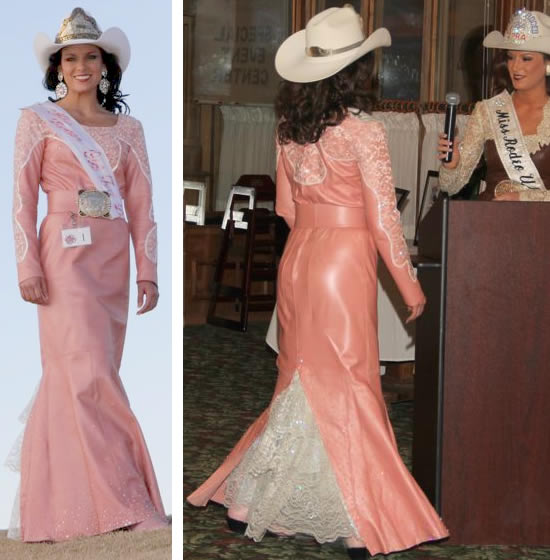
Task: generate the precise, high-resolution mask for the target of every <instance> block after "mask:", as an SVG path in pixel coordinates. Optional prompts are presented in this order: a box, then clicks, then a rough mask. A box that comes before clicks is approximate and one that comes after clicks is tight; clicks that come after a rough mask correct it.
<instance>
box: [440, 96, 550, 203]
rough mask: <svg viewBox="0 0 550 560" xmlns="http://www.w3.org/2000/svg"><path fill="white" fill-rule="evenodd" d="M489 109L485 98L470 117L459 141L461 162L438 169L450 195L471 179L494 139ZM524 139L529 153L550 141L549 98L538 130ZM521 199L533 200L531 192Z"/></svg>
mask: <svg viewBox="0 0 550 560" xmlns="http://www.w3.org/2000/svg"><path fill="white" fill-rule="evenodd" d="M489 101H490V100H489ZM489 110H490V107H489V105H488V103H487V102H485V101H481V102H479V103H477V104H476V106H475V108H474V110H473V111H472V114H471V115H470V118H469V119H468V124H467V125H466V131H465V133H464V138H463V139H462V141H461V142H460V143H459V150H460V161H459V163H458V165H457V166H456V168H455V169H446V168H445V167H443V166H441V167H440V169H439V183H440V185H441V188H442V190H444V191H446V192H448V193H449V194H451V195H452V194H455V193H457V192H458V191H459V190H460V189H462V187H463V186H464V185H465V184H466V183H467V182H468V181H469V180H470V177H471V176H472V173H473V171H474V169H475V168H476V166H477V164H478V162H479V158H480V157H481V154H482V153H483V149H484V146H485V142H486V141H487V140H494V139H495V138H494V135H493V131H492V129H491V125H490V121H489V113H488V111H489ZM524 138H525V145H526V146H527V150H528V151H529V153H530V154H534V153H536V152H538V151H539V150H540V149H541V148H544V146H547V145H548V144H550V100H549V101H547V102H546V105H545V106H544V109H543V112H542V120H541V122H540V123H539V125H538V127H537V133H536V134H529V135H526V136H524ZM537 197H538V198H535V199H536V200H541V198H540V196H539V195H537ZM545 198H546V194H545V193H543V199H545ZM522 200H531V198H530V195H529V196H527V195H526V196H525V197H522Z"/></svg>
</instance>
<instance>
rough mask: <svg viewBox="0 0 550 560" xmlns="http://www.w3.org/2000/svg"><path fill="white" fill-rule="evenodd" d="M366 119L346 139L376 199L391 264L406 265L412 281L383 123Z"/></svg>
mask: <svg viewBox="0 0 550 560" xmlns="http://www.w3.org/2000/svg"><path fill="white" fill-rule="evenodd" d="M361 120H363V119H361ZM368 122H369V127H368V129H366V130H365V132H364V133H363V134H360V135H358V136H357V137H354V138H349V139H348V142H349V143H350V144H349V145H350V146H354V149H355V154H356V157H357V161H358V165H359V170H360V172H361V175H362V177H363V183H364V184H365V187H366V188H368V189H369V190H370V191H371V192H372V193H373V194H374V196H375V197H376V200H377V202H378V220H379V225H380V228H381V229H382V231H383V232H384V233H385V234H386V236H387V237H388V240H389V243H390V249H391V260H392V263H393V264H394V265H395V266H396V267H398V268H403V267H407V271H408V273H409V277H410V278H411V280H413V281H416V280H417V279H416V272H415V270H414V268H413V266H412V264H411V260H410V257H409V251H408V249H407V243H406V241H405V237H404V236H403V228H402V227H401V215H400V213H399V210H398V209H397V206H396V199H395V187H394V181H393V175H392V170H391V160H390V153H389V149H388V142H387V139H386V132H385V129H384V125H383V124H382V123H380V122H378V121H376V120H374V119H372V118H369V119H368Z"/></svg>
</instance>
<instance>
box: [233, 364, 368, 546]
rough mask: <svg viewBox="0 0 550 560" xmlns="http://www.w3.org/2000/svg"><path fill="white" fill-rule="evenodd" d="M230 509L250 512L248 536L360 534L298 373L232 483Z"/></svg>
mask: <svg viewBox="0 0 550 560" xmlns="http://www.w3.org/2000/svg"><path fill="white" fill-rule="evenodd" d="M224 504H225V506H226V507H231V506H233V505H239V506H245V507H246V508H247V509H248V519H247V521H248V528H247V530H246V534H247V536H249V537H251V538H253V539H254V540H255V541H259V540H261V539H262V537H263V536H264V535H265V533H266V531H268V530H269V531H273V532H277V533H281V534H286V535H292V534H296V533H305V534H308V535H312V536H313V537H315V539H316V540H317V541H318V542H320V543H323V542H329V541H334V540H336V539H337V538H339V537H351V536H357V531H356V529H355V527H354V525H353V522H352V520H351V518H350V516H349V514H348V513H347V511H346V507H345V505H344V500H343V498H342V494H341V491H340V488H339V487H338V484H337V482H336V478H335V476H334V473H333V471H332V467H331V465H330V461H329V459H328V456H327V453H326V451H325V447H324V445H323V442H322V440H321V435H320V433H319V429H318V428H317V424H316V423H315V419H314V417H313V413H312V411H311V408H310V406H309V403H308V402H307V398H306V395H305V393H304V390H303V388H302V385H301V383H300V378H299V376H298V374H297V373H295V374H294V377H293V379H292V382H291V384H290V385H289V387H288V388H287V389H285V390H284V391H283V392H282V393H281V394H280V395H278V396H277V397H276V399H275V400H274V402H273V404H272V406H271V411H270V414H269V420H268V423H267V426H266V428H265V430H264V432H263V434H262V435H261V436H260V437H259V438H258V439H257V440H256V441H255V442H254V443H253V444H252V445H251V446H250V448H249V449H248V451H247V452H246V454H245V455H244V457H243V459H242V460H241V462H240V463H239V466H238V467H237V468H236V469H235V470H234V471H233V473H232V474H231V475H230V477H229V478H228V480H227V486H226V490H225V502H224Z"/></svg>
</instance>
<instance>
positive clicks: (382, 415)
mask: <svg viewBox="0 0 550 560" xmlns="http://www.w3.org/2000/svg"><path fill="white" fill-rule="evenodd" d="M277 152H278V164H277V208H276V209H277V213H278V214H279V215H281V216H283V217H284V218H285V220H286V221H287V223H288V224H289V226H290V227H291V233H290V236H289V238H288V241H287V245H286V248H285V252H284V255H283V258H282V260H281V263H280V267H279V283H278V295H277V307H278V321H279V349H280V354H279V358H278V361H277V365H278V369H279V376H278V380H277V385H276V388H275V393H274V396H273V400H272V402H271V404H270V407H269V408H268V410H266V411H265V412H264V413H263V414H262V415H261V416H260V417H259V418H258V420H257V421H256V422H255V423H254V424H253V425H252V426H251V427H250V428H249V430H248V431H247V432H246V433H245V435H244V436H243V438H242V439H241V441H240V442H239V443H238V444H237V445H236V447H235V448H234V449H233V451H232V452H231V453H230V454H229V456H228V457H227V459H226V460H225V462H224V463H223V464H222V465H221V466H220V468H219V469H218V470H217V471H216V472H215V473H214V474H213V475H212V476H211V477H210V478H209V479H208V480H207V481H206V482H205V483H204V484H203V485H202V486H201V487H200V488H198V489H197V490H196V491H195V492H194V493H193V494H191V496H189V498H188V499H189V501H190V502H191V503H193V504H195V505H204V504H205V503H206V502H207V501H208V500H209V499H213V500H215V501H218V502H222V503H225V505H226V506H235V505H240V506H243V507H245V508H246V509H247V510H248V519H247V521H248V524H249V525H248V529H247V534H248V535H249V536H251V537H253V538H255V539H256V540H259V539H260V538H261V537H262V536H263V534H264V533H265V531H266V530H272V531H277V532H279V533H286V534H293V533H297V532H304V533H308V534H312V535H313V536H315V538H316V539H317V540H318V541H319V542H324V541H328V540H334V539H336V538H338V537H353V536H354V537H358V538H360V539H361V540H363V542H364V543H365V545H366V547H367V548H368V550H369V551H370V553H371V554H373V555H374V554H377V553H380V552H382V553H389V552H393V551H396V550H401V549H405V548H409V547H411V546H414V545H415V544H418V543H420V542H424V541H429V540H437V539H441V538H444V537H446V536H447V534H448V533H447V530H446V528H445V527H444V525H443V523H442V522H441V520H440V519H439V517H438V515H437V513H436V512H435V511H434V509H433V508H432V506H431V505H430V503H429V502H428V500H427V499H426V497H425V496H424V494H423V493H422V491H421V490H420V488H419V487H418V486H417V484H416V482H415V481H414V479H413V478H412V476H411V475H410V473H409V472H408V470H407V468H406V467H405V465H404V464H403V462H402V460H401V458H400V456H399V453H398V450H397V447H396V443H395V438H394V435H393V431H392V428H391V425H390V422H389V419H388V416H387V412H386V408H385V405H384V400H383V396H382V392H381V386H380V370H379V361H378V341H377V316H376V310H377V306H376V289H377V280H376V279H377V273H376V267H377V258H378V253H379V254H380V255H381V257H382V258H383V259H384V262H385V263H386V265H387V267H388V269H389V271H390V272H391V274H392V276H393V278H394V280H395V282H396V284H397V286H398V288H399V290H400V292H401V294H402V296H403V299H404V300H405V302H406V303H407V304H414V303H418V302H419V301H420V300H421V298H422V291H421V289H420V286H419V284H418V281H417V279H416V275H415V272H414V269H413V267H412V265H411V262H410V259H409V254H408V251H407V247H406V243H405V240H404V237H403V233H402V229H401V224H400V217H399V212H398V211H397V209H396V207H395V191H394V183H393V179H392V173H391V165H390V158H389V153H388V148H387V141H386V135H385V132H384V129H383V125H382V124H380V123H379V122H377V121H375V120H374V119H372V118H370V117H366V116H361V117H357V116H353V115H350V116H348V117H347V118H346V119H345V120H344V121H343V122H342V123H341V124H340V125H338V126H335V127H328V128H327V129H326V130H325V132H324V134H323V135H322V137H321V139H320V140H319V142H317V143H315V144H307V145H305V146H302V145H297V144H294V143H290V144H285V145H282V146H278V147H277Z"/></svg>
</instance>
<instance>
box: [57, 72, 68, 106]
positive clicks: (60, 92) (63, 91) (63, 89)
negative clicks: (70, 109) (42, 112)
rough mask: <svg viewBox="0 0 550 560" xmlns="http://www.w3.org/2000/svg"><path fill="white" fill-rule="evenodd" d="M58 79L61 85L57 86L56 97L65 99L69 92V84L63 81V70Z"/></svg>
mask: <svg viewBox="0 0 550 560" xmlns="http://www.w3.org/2000/svg"><path fill="white" fill-rule="evenodd" d="M57 79H58V80H59V83H58V84H57V85H56V86H55V97H56V99H63V98H64V97H65V96H66V95H67V93H68V92H69V90H68V89H67V84H66V83H65V82H64V81H63V72H61V70H60V71H59V72H58V73H57Z"/></svg>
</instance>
